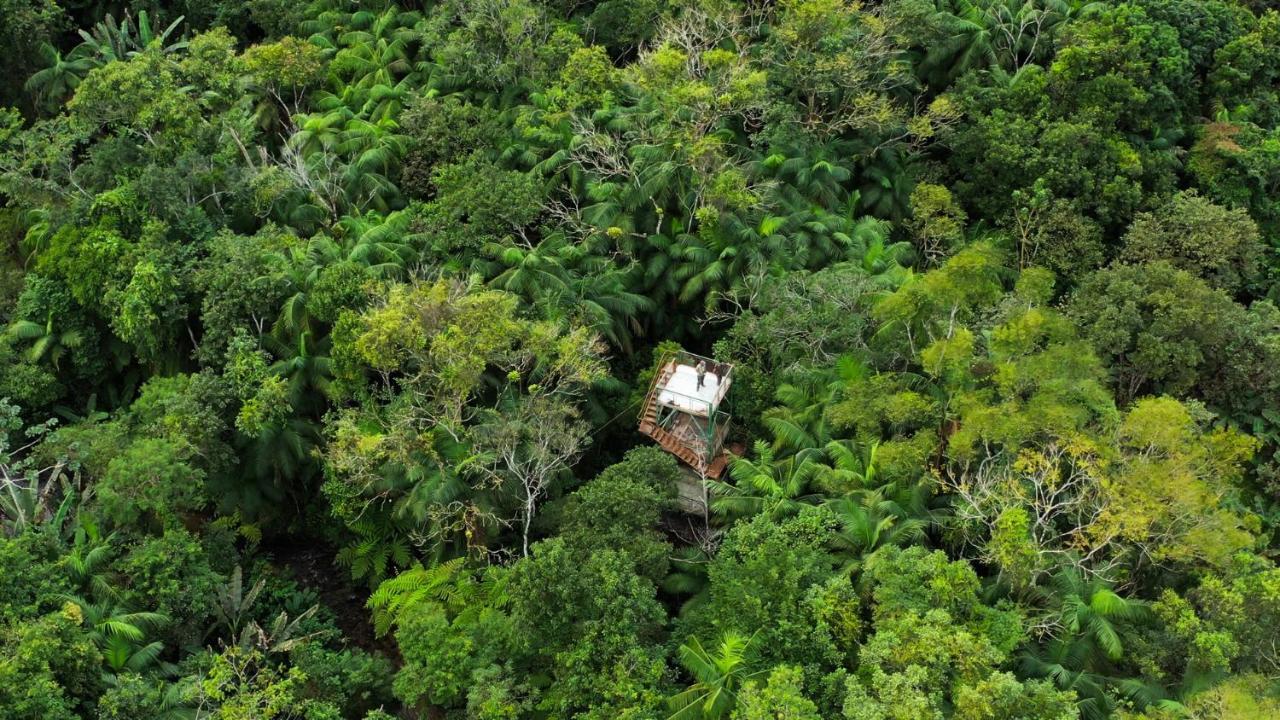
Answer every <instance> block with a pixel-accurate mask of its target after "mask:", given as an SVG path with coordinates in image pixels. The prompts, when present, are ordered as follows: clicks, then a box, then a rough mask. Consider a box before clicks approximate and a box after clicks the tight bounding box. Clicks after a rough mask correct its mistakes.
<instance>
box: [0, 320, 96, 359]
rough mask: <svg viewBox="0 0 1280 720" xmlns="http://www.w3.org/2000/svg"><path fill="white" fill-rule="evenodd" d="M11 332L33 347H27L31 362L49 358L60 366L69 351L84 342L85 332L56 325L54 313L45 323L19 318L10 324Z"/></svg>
mask: <svg viewBox="0 0 1280 720" xmlns="http://www.w3.org/2000/svg"><path fill="white" fill-rule="evenodd" d="M9 334H10V335H11V336H12V337H13V338H14V339H16V340H22V341H27V342H30V343H31V347H30V348H28V349H27V359H28V360H30V361H31V362H40V361H41V360H45V359H47V360H49V362H50V363H51V364H52V365H53V366H54V367H55V368H57V367H59V365H60V363H61V362H62V359H63V358H64V357H66V355H67V353H69V352H71V351H72V350H75V349H76V348H78V347H80V346H81V345H82V344H83V343H84V334H83V333H82V332H80V330H78V329H75V328H68V329H65V330H59V329H58V328H57V327H55V325H54V317H53V313H52V312H51V313H49V316H48V317H47V318H45V322H44V324H43V325H42V324H40V323H37V322H33V321H31V320H17V321H15V322H14V323H13V324H12V325H10V326H9Z"/></svg>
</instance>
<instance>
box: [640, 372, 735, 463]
mask: <svg viewBox="0 0 1280 720" xmlns="http://www.w3.org/2000/svg"><path fill="white" fill-rule="evenodd" d="M732 383H733V366H732V365H730V364H728V363H722V362H717V361H715V360H712V359H711V358H706V357H702V356H701V355H694V354H693V353H688V352H683V351H681V352H676V353H671V354H669V355H667V356H665V357H663V359H662V363H661V364H660V365H659V367H658V372H657V373H655V374H654V378H653V383H652V384H650V386H649V392H648V393H647V394H646V395H645V400H644V406H643V407H642V408H641V409H640V432H641V433H642V434H644V435H648V436H649V437H651V438H653V440H654V441H655V442H657V443H658V445H659V446H661V447H662V449H664V450H666V451H667V452H669V453H671V454H672V455H675V456H676V457H677V458H679V459H680V461H681V462H683V463H684V464H686V465H688V466H689V467H690V468H692V469H693V470H694V472H696V473H698V474H699V475H701V476H704V477H712V478H718V477H720V475H721V474H723V473H724V469H725V466H727V465H728V462H729V455H728V453H727V452H726V451H725V450H724V439H725V436H726V435H727V434H728V432H729V421H730V417H729V415H728V414H727V413H725V412H723V411H721V410H720V404H721V403H722V402H723V401H724V398H725V395H726V394H727V393H728V392H729V386H730V385H732Z"/></svg>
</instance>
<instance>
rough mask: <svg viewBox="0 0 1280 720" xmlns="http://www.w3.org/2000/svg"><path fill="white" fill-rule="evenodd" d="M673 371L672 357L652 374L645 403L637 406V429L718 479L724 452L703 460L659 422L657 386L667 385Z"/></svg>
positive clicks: (726, 460) (695, 467) (673, 453)
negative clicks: (638, 412) (639, 407)
mask: <svg viewBox="0 0 1280 720" xmlns="http://www.w3.org/2000/svg"><path fill="white" fill-rule="evenodd" d="M675 371H676V363H675V361H674V360H671V361H668V362H667V363H666V364H665V365H663V366H662V369H661V370H660V371H658V374H657V375H656V376H655V377H654V379H653V384H652V385H650V386H649V392H648V394H647V395H645V398H644V406H643V407H642V408H641V409H640V432H641V433H643V434H645V435H648V436H649V437H651V438H653V439H654V440H655V441H656V442H657V443H658V445H660V446H662V449H663V450H666V451H667V452H669V453H671V454H672V455H675V456H676V457H677V458H679V459H680V461H681V462H683V463H684V464H686V465H688V466H689V467H691V468H693V469H694V470H696V471H698V472H699V473H703V474H705V475H706V476H707V477H711V478H719V477H720V475H721V474H722V473H723V472H724V469H725V466H726V465H728V463H729V454H728V453H727V452H724V451H721V452H720V453H718V454H717V455H716V457H715V458H714V459H713V460H712V461H711V462H710V463H706V462H705V461H704V459H703V457H702V456H701V455H700V454H699V453H698V452H697V451H696V450H695V449H694V448H692V447H690V446H689V445H688V444H687V443H686V442H684V441H683V440H682V439H681V438H680V437H679V436H678V435H676V434H675V433H673V432H671V431H670V430H667V429H666V428H664V427H662V426H661V425H659V424H658V409H659V408H658V388H662V387H666V385H667V381H668V380H670V379H671V376H672V374H674V373H675Z"/></svg>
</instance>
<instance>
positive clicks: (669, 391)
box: [658, 365, 720, 415]
mask: <svg viewBox="0 0 1280 720" xmlns="http://www.w3.org/2000/svg"><path fill="white" fill-rule="evenodd" d="M719 388H720V378H719V377H718V376H717V375H716V374H715V373H713V372H708V373H707V374H706V375H705V376H704V377H703V379H702V387H701V388H699V387H698V371H696V370H694V369H693V368H692V367H690V366H688V365H677V366H676V371H675V373H673V374H672V375H671V377H670V378H668V379H667V384H666V385H665V386H663V388H662V392H661V393H659V394H658V404H660V405H666V406H667V407H673V408H676V409H678V410H683V411H684V412H691V413H696V414H698V415H706V414H707V412H708V411H709V410H710V409H711V404H712V403H713V402H715V399H716V390H718V389H719Z"/></svg>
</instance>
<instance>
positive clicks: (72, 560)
mask: <svg viewBox="0 0 1280 720" xmlns="http://www.w3.org/2000/svg"><path fill="white" fill-rule="evenodd" d="M73 537H74V539H73V541H72V545H71V548H70V550H69V551H68V552H67V554H66V556H65V557H63V559H62V561H63V563H64V564H65V565H66V568H67V574H68V575H69V576H70V579H71V583H72V585H73V586H74V587H76V588H78V590H79V591H80V592H87V593H89V594H90V595H91V596H93V597H97V598H108V599H116V598H118V597H119V594H118V593H117V592H116V589H115V588H114V587H112V585H111V583H110V581H109V579H108V575H107V573H106V572H105V570H106V568H107V565H108V563H109V562H110V560H111V551H112V541H113V540H115V533H112V534H110V535H108V536H107V537H105V538H103V537H102V536H101V535H100V534H99V532H98V528H97V526H96V525H94V524H93V523H92V522H89V521H87V520H82V521H81V523H80V527H77V528H76V530H75V534H74V536H73Z"/></svg>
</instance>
